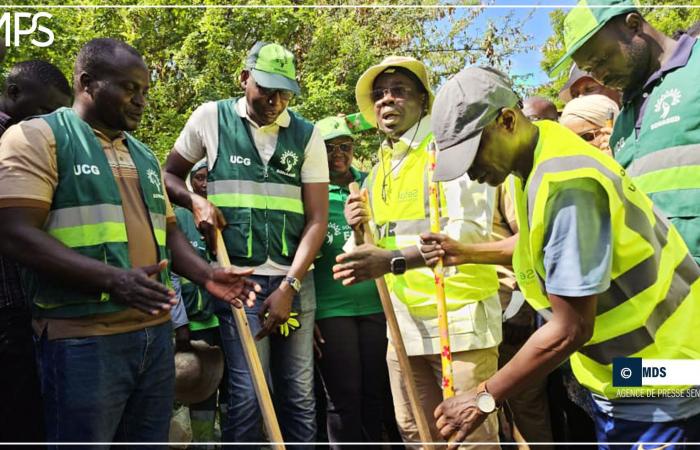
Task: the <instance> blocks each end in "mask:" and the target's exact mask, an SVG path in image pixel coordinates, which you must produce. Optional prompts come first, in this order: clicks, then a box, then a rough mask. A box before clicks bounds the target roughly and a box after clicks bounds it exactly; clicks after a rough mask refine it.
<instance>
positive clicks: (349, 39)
mask: <svg viewBox="0 0 700 450" xmlns="http://www.w3.org/2000/svg"><path fill="white" fill-rule="evenodd" d="M471 1H472V3H474V4H479V2H478V1H476V0H471ZM87 3H92V4H94V5H107V4H112V5H114V4H117V5H127V4H137V5H151V6H158V5H172V4H178V2H177V1H173V0H136V1H134V0H109V1H107V0H99V1H95V0H93V1H92V2H88V1H86V0H67V1H60V0H32V1H29V2H27V5H30V4H41V5H63V6H70V5H80V4H83V5H84V4H87ZM193 3H194V4H195V5H199V6H201V7H200V8H191V7H190V8H181V9H176V8H154V7H151V8H119V9H116V8H80V9H78V8H60V9H50V10H47V9H43V8H42V10H44V11H49V12H50V13H51V14H52V15H53V18H52V19H51V21H50V28H51V29H52V30H53V31H54V33H55V36H56V38H55V41H54V44H53V45H52V46H51V47H49V48H37V47H33V46H30V45H27V46H22V47H19V48H11V49H10V51H9V55H8V57H7V60H6V61H5V67H9V66H10V65H11V64H13V63H14V62H17V61H21V60H26V59H29V58H41V59H46V60H48V61H51V62H53V63H54V64H56V65H57V66H59V67H60V68H61V70H63V71H64V73H66V74H71V73H72V69H73V62H74V60H75V56H76V54H77V52H78V50H79V49H80V47H81V45H82V44H84V43H85V42H86V41H88V40H89V39H92V38H95V37H115V38H119V39H123V40H124V41H126V42H128V43H129V44H131V45H133V46H134V47H135V48H137V49H138V50H139V51H140V52H141V53H142V55H143V56H144V59H145V61H146V63H147V65H148V67H149V70H150V71H151V79H152V84H151V89H150V93H149V105H148V107H147V109H146V114H145V115H144V118H143V121H142V123H141V125H140V127H139V129H138V130H137V132H136V135H137V136H138V137H139V138H140V139H142V140H143V141H144V142H146V143H147V144H149V145H150V146H151V148H153V150H154V151H155V152H156V153H157V155H158V156H159V158H161V160H162V159H163V158H164V157H165V155H166V154H167V152H168V151H169V150H170V148H171V147H172V145H173V143H174V142H175V140H176V138H177V136H178V134H179V132H180V130H181V129H182V127H183V126H184V124H185V122H186V121H187V118H188V117H189V115H190V114H191V113H192V111H193V110H194V109H195V108H196V107H197V106H199V105H200V104H202V103H204V102H207V101H212V100H217V99H221V98H228V97H232V96H237V95H240V94H241V88H240V84H239V76H240V71H241V69H242V68H243V63H244V59H245V55H246V53H247V51H248V49H249V48H250V47H251V46H252V45H253V44H254V43H255V42H256V41H257V40H268V41H274V42H277V43H280V44H282V45H284V46H285V47H287V48H289V49H290V50H291V51H292V52H293V53H294V54H295V56H296V58H297V73H298V78H299V81H300V84H301V86H302V94H301V95H300V96H298V97H297V98H295V99H294V100H293V101H292V103H291V104H290V107H291V108H292V109H294V110H296V111H298V112H300V113H301V114H302V115H304V116H305V117H307V118H308V119H310V120H318V119H321V118H323V117H326V116H328V115H336V114H339V113H344V114H350V113H353V112H355V111H357V106H356V102H355V89H354V88H355V84H356V82H357V79H358V78H359V77H360V75H361V74H362V73H363V72H364V70H366V69H367V68H368V67H369V66H371V65H373V64H376V63H378V62H379V61H381V60H382V59H383V58H384V57H386V56H389V55H392V54H400V55H411V56H415V57H416V58H419V59H422V60H423V61H425V62H426V63H427V64H428V65H429V66H430V67H431V68H432V69H433V79H432V82H433V86H437V85H438V84H439V83H440V82H441V80H443V79H444V78H445V77H446V76H448V75H450V74H452V73H455V72H457V71H458V70H460V69H461V68H462V67H464V66H465V65H467V64H475V63H479V64H484V63H488V64H492V65H496V66H498V67H501V68H502V69H505V70H507V69H508V67H509V61H510V58H511V57H512V56H513V55H514V54H515V53H517V52H519V51H523V50H526V49H530V47H528V44H527V42H528V40H529V38H530V37H529V36H527V35H523V34H522V33H520V31H519V30H520V29H521V28H522V21H518V20H515V19H514V18H513V17H512V16H508V17H506V18H505V19H504V20H502V21H500V22H499V23H498V24H496V23H494V22H493V21H490V22H487V23H486V24H485V27H484V29H483V30H480V33H479V34H478V38H473V37H470V36H473V35H474V33H473V32H472V29H471V28H470V27H471V26H473V22H474V20H475V19H476V18H477V17H478V16H479V15H480V14H481V13H482V12H483V10H482V9H480V8H477V9H469V10H457V9H453V8H450V7H449V5H448V4H442V7H440V8H415V7H411V5H414V4H415V2H414V1H413V0H392V1H389V2H384V4H389V5H391V6H396V8H375V7H372V8H347V7H337V6H342V5H343V2H340V1H339V0H320V1H319V0H316V1H312V0H304V1H293V2H291V3H290V2H288V1H283V0H273V1H265V0H254V1H248V2H245V1H243V0H235V1H229V0H194V1H191V0H187V1H185V0H180V2H179V4H182V5H192V4H193ZM225 4H229V5H232V7H219V6H221V5H225ZM304 4H306V5H312V4H313V5H318V6H320V7H319V8H300V7H298V6H299V5H304ZM355 4H363V5H367V6H371V5H375V4H374V3H373V2H370V1H368V0H362V1H359V2H355ZM431 4H432V5H437V4H438V0H430V1H427V2H423V5H431ZM460 4H463V2H461V3H460ZM238 6H240V7H238ZM243 6H245V7H243ZM270 6H277V8H271V7H270ZM334 6H335V7H334ZM324 7H325V8H324ZM30 8H31V7H30V6H28V7H27V9H25V10H26V11H31V9H30ZM357 142H358V146H357V150H356V155H357V157H359V159H360V160H363V161H360V162H361V164H362V165H364V166H367V165H369V163H370V162H369V161H370V159H371V158H372V156H373V155H374V153H375V152H376V149H377V146H378V142H379V137H378V136H377V135H376V134H375V133H372V132H367V133H365V134H364V135H363V136H360V137H359V139H358V141H357Z"/></svg>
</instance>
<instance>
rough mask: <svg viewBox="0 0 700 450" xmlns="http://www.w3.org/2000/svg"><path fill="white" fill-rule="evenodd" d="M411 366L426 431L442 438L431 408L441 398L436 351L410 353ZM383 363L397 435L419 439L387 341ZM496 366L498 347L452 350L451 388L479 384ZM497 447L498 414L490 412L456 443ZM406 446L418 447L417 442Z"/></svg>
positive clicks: (458, 390) (464, 388) (459, 389)
mask: <svg viewBox="0 0 700 450" xmlns="http://www.w3.org/2000/svg"><path fill="white" fill-rule="evenodd" d="M409 360H410V362H411V368H412V369H413V377H414V380H413V382H414V383H415V385H416V389H417V390H418V395H419V397H420V401H421V405H422V407H423V411H424V414H425V417H426V418H427V420H428V424H429V425H430V434H431V435H432V437H433V441H434V442H444V440H443V439H442V438H441V437H439V436H440V433H439V432H438V430H437V428H436V427H435V417H434V415H433V413H434V411H435V408H437V406H438V405H439V404H440V403H441V402H442V388H441V387H440V381H441V379H442V365H441V362H440V355H422V356H410V357H409ZM386 361H387V366H388V367H389V381H390V382H391V393H392V395H393V397H394V412H395V413H396V423H397V424H398V426H399V431H400V432H401V437H402V439H403V440H404V442H406V443H410V442H420V438H419V435H418V427H417V425H416V420H415V418H414V417H413V412H412V411H411V404H410V402H409V401H408V393H407V390H406V384H405V381H406V380H405V377H404V375H403V374H402V373H401V369H400V367H399V361H398V358H397V356H396V352H395V351H394V348H393V346H392V345H391V344H389V348H388V350H387V355H386ZM497 368H498V348H497V347H492V348H486V349H479V350H469V351H465V352H457V353H453V354H452V372H453V375H454V388H455V393H456V394H457V395H459V394H462V393H464V392H467V391H469V390H471V389H473V388H475V387H476V386H478V385H479V383H481V382H482V381H484V380H486V379H488V378H489V377H490V376H491V375H493V374H494V373H496V370H497ZM469 442H490V443H493V444H492V445H478V446H477V445H469ZM477 447H478V448H480V449H484V448H491V449H499V448H500V445H499V444H498V416H497V414H495V413H494V414H491V415H490V416H489V417H488V419H486V421H485V422H484V423H483V424H482V425H481V426H480V427H479V428H477V430H476V431H474V433H472V434H471V435H469V436H468V437H467V439H466V440H465V444H464V445H462V446H460V448H463V449H472V448H473V449H476V448H477ZM407 448H416V449H417V448H420V446H419V445H415V446H411V445H408V446H407Z"/></svg>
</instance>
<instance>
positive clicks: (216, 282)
mask: <svg viewBox="0 0 700 450" xmlns="http://www.w3.org/2000/svg"><path fill="white" fill-rule="evenodd" d="M148 86H149V77H148V68H147V67H146V64H145V63H144V61H143V59H142V58H141V55H140V54H139V53H138V52H137V51H136V49H134V48H133V47H131V46H129V45H127V44H125V43H124V42H121V41H118V40H115V39H93V40H91V41H89V42H88V43H87V44H85V45H84V46H83V47H82V48H81V50H80V52H79V53H78V56H77V60H76V63H75V71H74V90H75V101H74V103H73V108H60V109H58V110H56V111H55V112H53V113H51V114H46V115H42V116H39V117H37V118H34V119H30V120H26V121H23V122H20V123H19V124H17V125H14V126H12V127H10V128H9V129H8V130H7V132H6V133H5V134H4V135H3V138H2V144H1V145H0V192H1V193H2V194H0V234H1V235H2V239H1V240H0V251H2V253H3V254H6V255H7V256H9V257H11V258H12V259H14V260H16V261H17V262H18V263H20V264H21V265H22V266H24V267H26V268H27V269H28V270H27V271H25V273H23V277H22V278H23V282H24V286H25V288H26V292H27V295H28V297H29V298H31V299H32V301H33V316H34V323H33V326H34V331H35V333H36V337H37V339H38V350H39V351H38V353H39V355H38V359H39V368H40V376H41V383H42V393H43V397H44V418H45V424H46V438H47V441H49V442H53V443H56V442H114V441H121V442H164V441H167V440H168V429H169V424H170V412H171V410H172V404H173V401H174V381H175V364H174V359H173V345H172V336H171V334H172V333H171V327H170V313H169V311H170V309H171V308H172V306H173V305H174V304H175V303H176V300H175V292H174V291H173V290H172V289H171V288H170V287H169V285H170V282H169V278H168V270H167V266H168V264H167V263H168V259H169V258H170V257H171V255H172V261H173V264H172V267H173V269H174V270H175V271H177V272H178V273H181V274H182V275H183V276H186V277H187V278H189V279H191V280H193V282H195V283H197V284H200V285H203V286H204V287H205V288H206V289H207V290H208V291H209V292H210V293H211V294H213V295H214V296H216V297H218V298H221V299H225V300H226V301H227V302H229V303H231V304H235V305H237V306H239V307H240V306H241V302H240V299H239V298H237V297H244V296H246V292H245V291H246V290H247V289H245V286H244V279H243V278H242V277H241V275H246V274H250V273H251V272H250V271H248V272H242V271H241V272H237V271H234V270H233V269H221V268H219V269H214V268H212V267H211V266H209V265H208V264H207V262H206V261H204V260H203V259H202V258H200V257H199V256H198V255H197V254H196V253H195V251H194V250H193V249H192V247H191V246H190V244H189V242H188V241H187V239H186V238H185V236H184V235H183V234H182V232H180V230H179V229H178V228H177V224H176V222H175V217H174V214H173V212H172V208H171V206H170V202H169V201H168V197H167V195H166V193H165V189H164V186H163V182H162V177H161V173H160V165H159V163H158V160H157V159H156V157H155V155H153V153H152V152H151V150H150V149H149V148H148V147H147V146H146V145H145V144H143V143H141V142H140V141H138V140H137V139H136V138H134V137H133V136H132V135H131V134H130V133H127V132H126V131H133V130H135V129H136V128H137V126H138V124H139V122H140V121H141V117H142V115H143V111H144V108H145V106H146V93H147V91H148ZM125 130H126V131H125ZM252 297H253V296H251V298H250V299H249V300H252ZM249 303H252V302H251V301H249Z"/></svg>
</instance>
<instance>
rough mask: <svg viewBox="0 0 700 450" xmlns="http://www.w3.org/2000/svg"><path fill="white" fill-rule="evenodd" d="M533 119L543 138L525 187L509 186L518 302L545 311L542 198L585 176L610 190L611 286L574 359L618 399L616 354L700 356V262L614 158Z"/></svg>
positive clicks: (579, 374)
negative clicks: (515, 240)
mask: <svg viewBox="0 0 700 450" xmlns="http://www.w3.org/2000/svg"><path fill="white" fill-rule="evenodd" d="M535 125H536V126H537V127H538V128H539V130H540V136H539V140H538V142H537V147H536V149H535V155H534V163H533V167H532V170H531V172H530V175H529V176H528V178H527V180H526V182H525V185H524V186H523V184H522V182H521V180H520V179H518V178H515V180H514V183H513V187H512V189H513V191H514V199H515V204H516V209H517V213H518V214H517V216H518V217H517V220H518V226H519V228H520V238H519V240H518V244H517V247H516V251H515V254H514V256H513V266H514V268H515V273H516V276H517V279H518V285H519V286H520V289H521V290H522V292H523V294H524V295H525V298H526V299H527V301H528V302H529V303H530V304H531V305H532V306H533V307H534V308H535V309H536V310H538V311H539V312H541V313H543V315H545V316H546V315H547V314H548V312H549V314H551V305H550V303H549V299H548V297H547V293H546V291H545V288H544V280H545V269H544V251H543V250H544V248H543V246H544V239H545V233H546V229H545V227H546V224H545V214H546V211H545V205H546V203H547V200H548V199H549V198H550V197H551V196H552V195H553V194H554V193H555V192H556V191H557V189H559V188H560V187H561V186H563V185H564V183H566V182H570V181H571V180H575V179H582V178H587V179H591V180H595V181H596V182H598V183H599V184H600V186H602V187H603V188H604V189H605V192H606V193H607V195H608V205H609V208H610V220H611V227H612V236H611V237H612V267H611V283H610V287H609V288H608V290H607V291H605V292H604V293H602V294H600V295H598V301H597V305H598V306H597V311H596V318H595V326H594V331H593V336H592V338H591V339H590V340H589V341H588V342H587V343H586V344H585V345H584V346H583V347H582V348H580V349H579V350H578V351H577V352H576V353H574V354H573V355H572V356H571V366H572V368H573V371H574V374H575V375H576V378H577V379H578V380H579V382H581V384H583V385H584V386H586V387H587V388H588V389H590V390H591V391H593V392H595V393H598V394H601V395H604V396H606V397H607V398H610V399H612V398H616V397H618V395H617V389H616V388H614V387H613V386H612V361H613V358H616V357H639V358H648V359H698V358H700V267H698V265H697V264H696V263H695V261H694V260H693V258H692V256H691V255H690V253H689V252H688V248H687V247H686V245H685V243H684V242H683V239H682V238H681V236H680V234H679V233H678V231H677V230H676V229H675V228H674V227H673V226H672V225H671V224H670V222H669V221H668V220H667V219H666V218H665V217H663V215H662V214H661V213H659V212H658V211H657V210H656V209H655V208H654V206H653V203H652V202H651V200H650V199H649V198H648V197H647V196H646V195H645V194H644V193H642V192H641V191H640V190H638V189H637V188H636V187H635V185H634V184H633V183H632V180H631V179H630V178H629V177H628V176H627V174H626V173H625V170H624V169H623V168H622V167H621V166H620V165H619V164H618V163H617V162H615V160H613V159H612V158H610V157H608V156H606V155H604V154H603V153H601V152H600V151H599V150H598V149H596V148H595V147H592V146H591V145H589V144H587V143H586V142H584V141H583V140H581V139H580V138H578V137H577V136H576V135H575V134H574V133H573V132H571V131H569V130H568V129H566V128H564V127H562V126H561V125H559V124H556V123H554V122H548V121H543V122H538V123H535ZM562 264H566V262H565V261H563V262H562ZM659 387H660V386H655V388H659ZM675 388H676V389H681V388H682V387H675Z"/></svg>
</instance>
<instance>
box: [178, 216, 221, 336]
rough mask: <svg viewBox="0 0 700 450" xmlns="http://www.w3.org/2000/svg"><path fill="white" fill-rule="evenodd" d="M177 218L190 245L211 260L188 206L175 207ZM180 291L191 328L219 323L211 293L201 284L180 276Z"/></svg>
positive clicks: (203, 327)
mask: <svg viewBox="0 0 700 450" xmlns="http://www.w3.org/2000/svg"><path fill="white" fill-rule="evenodd" d="M175 218H176V219H177V226H178V228H180V230H181V231H182V233H183V234H184V235H185V237H186V238H187V240H188V241H190V245H192V248H194V249H195V251H196V252H197V254H198V255H199V256H200V257H201V258H202V259H204V260H205V261H209V255H208V254H207V246H206V243H205V242H204V237H202V234H201V233H200V232H199V230H198V229H197V226H196V225H195V223H194V216H193V215H192V212H191V211H190V210H189V209H187V208H181V207H177V206H176V207H175ZM180 293H181V295H182V301H183V302H184V304H185V311H186V312H187V318H188V319H189V321H190V330H192V331H197V330H201V329H205V328H212V327H215V326H217V325H218V324H219V322H218V320H217V318H216V316H215V315H214V313H213V312H212V304H211V303H212V298H211V295H210V294H209V293H208V292H207V290H206V289H204V288H203V287H201V286H198V285H196V284H194V283H192V282H191V281H190V280H188V279H187V278H185V277H183V276H180Z"/></svg>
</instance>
